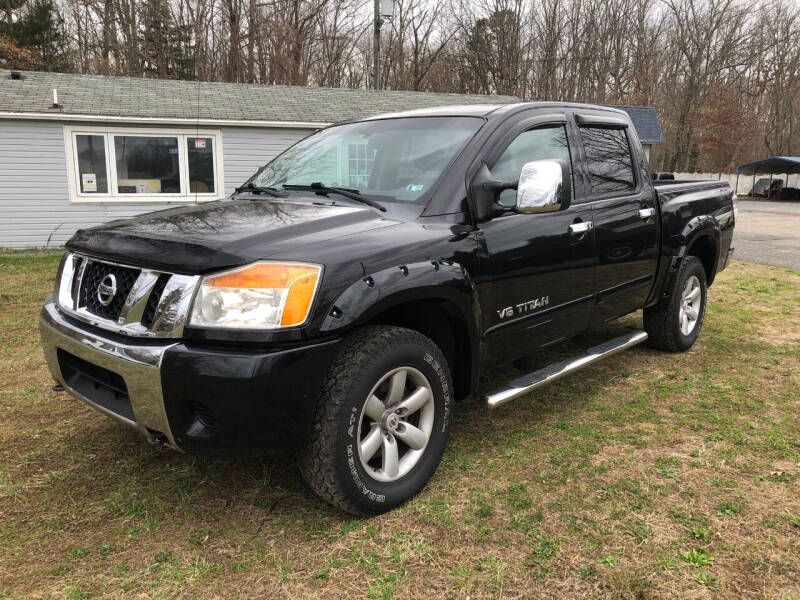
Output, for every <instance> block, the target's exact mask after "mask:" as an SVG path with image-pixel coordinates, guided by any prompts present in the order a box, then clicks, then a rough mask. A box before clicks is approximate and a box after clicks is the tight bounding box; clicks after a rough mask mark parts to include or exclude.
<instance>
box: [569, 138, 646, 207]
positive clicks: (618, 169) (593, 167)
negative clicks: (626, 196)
mask: <svg viewBox="0 0 800 600" xmlns="http://www.w3.org/2000/svg"><path fill="white" fill-rule="evenodd" d="M581 140H582V142H583V149H584V152H585V153H586V169H587V170H588V172H589V181H590V182H591V186H592V195H593V196H602V195H606V194H622V193H625V192H632V191H634V190H635V189H636V176H635V175H634V172H633V157H632V156H631V147H630V143H629V142H628V134H627V132H626V131H625V129H611V128H608V127H581Z"/></svg>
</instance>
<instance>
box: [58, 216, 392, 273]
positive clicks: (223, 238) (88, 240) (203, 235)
mask: <svg viewBox="0 0 800 600" xmlns="http://www.w3.org/2000/svg"><path fill="white" fill-rule="evenodd" d="M394 224H396V222H395V221H391V220H387V219H385V218H382V217H380V216H379V215H378V214H377V213H376V212H375V211H373V210H371V209H362V208H360V207H352V206H331V205H328V204H325V205H322V204H314V203H313V202H312V201H307V202H300V201H298V202H288V201H272V200H269V201H267V200H227V201H218V202H209V203H206V204H199V205H195V206H184V207H179V208H170V209H167V210H162V211H158V212H152V213H147V214H144V215H140V216H138V217H133V218H130V219H123V220H119V221H113V222H111V223H108V224H106V225H102V226H100V227H93V228H91V229H81V230H79V231H78V232H77V233H76V234H75V235H74V236H73V237H72V239H71V240H70V241H69V242H67V245H66V246H67V249H69V250H71V251H74V252H80V253H83V254H87V255H89V256H96V257H98V258H103V259H104V260H110V261H117V262H121V263H125V264H133V265H139V266H146V267H149V268H152V269H163V270H165V271H170V272H175V273H185V274H196V273H207V272H210V271H216V270H219V269H223V268H227V267H236V266H240V265H243V264H246V263H248V262H252V261H254V260H259V259H263V258H268V257H270V255H271V254H274V253H275V252H276V251H278V252H283V253H284V254H285V253H286V252H287V251H289V250H290V249H291V248H293V247H298V246H302V245H304V244H307V243H317V242H320V241H325V240H326V239H333V238H337V237H341V236H343V235H352V234H355V233H359V232H363V231H368V230H370V229H374V228H376V227H385V226H390V225H394ZM282 258H290V257H289V256H285V255H284V256H282Z"/></svg>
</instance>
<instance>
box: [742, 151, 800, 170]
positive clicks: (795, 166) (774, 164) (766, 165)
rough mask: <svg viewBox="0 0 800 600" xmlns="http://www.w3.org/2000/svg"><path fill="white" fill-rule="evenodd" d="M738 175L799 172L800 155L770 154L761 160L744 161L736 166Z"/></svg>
mask: <svg viewBox="0 0 800 600" xmlns="http://www.w3.org/2000/svg"><path fill="white" fill-rule="evenodd" d="M736 173H737V174H739V175H755V174H757V173H786V174H789V173H792V174H794V173H800V156H770V157H769V158H764V159H762V160H754V161H753V162H749V163H744V164H743V165H739V166H738V167H736Z"/></svg>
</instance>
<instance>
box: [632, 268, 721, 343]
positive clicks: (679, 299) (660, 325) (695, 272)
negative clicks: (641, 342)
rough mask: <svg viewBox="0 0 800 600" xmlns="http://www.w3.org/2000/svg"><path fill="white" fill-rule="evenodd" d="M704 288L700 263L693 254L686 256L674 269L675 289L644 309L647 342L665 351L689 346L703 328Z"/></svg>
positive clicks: (704, 277)
mask: <svg viewBox="0 0 800 600" xmlns="http://www.w3.org/2000/svg"><path fill="white" fill-rule="evenodd" d="M707 291H708V285H707V283H706V271H705V268H704V267H703V263H702V262H700V259H699V258H697V257H696V256H687V257H686V258H684V260H683V263H682V264H681V268H680V271H679V272H678V279H677V282H676V285H675V291H674V292H673V293H672V294H671V295H670V296H669V297H667V298H663V299H662V300H661V302H659V303H658V304H657V305H656V306H653V307H650V308H646V309H645V311H644V329H645V331H647V334H648V336H649V339H648V342H649V344H650V345H651V346H653V347H655V348H658V349H659V350H666V351H668V352H685V351H686V350H688V349H689V348H691V347H692V346H693V345H694V343H695V342H696V341H697V337H698V336H699V335H700V329H701V328H702V327H703V319H704V317H705V312H706V296H707Z"/></svg>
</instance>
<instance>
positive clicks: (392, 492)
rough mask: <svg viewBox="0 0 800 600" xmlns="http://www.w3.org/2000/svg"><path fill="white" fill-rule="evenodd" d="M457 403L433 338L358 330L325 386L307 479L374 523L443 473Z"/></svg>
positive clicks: (304, 464)
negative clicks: (437, 473)
mask: <svg viewBox="0 0 800 600" xmlns="http://www.w3.org/2000/svg"><path fill="white" fill-rule="evenodd" d="M452 395H453V383H452V378H451V375H450V369H449V367H448V364H447V360H446V359H445V357H444V355H443V354H442V352H441V350H440V349H439V348H438V347H437V346H436V344H434V342H433V341H432V340H430V339H429V338H428V337H426V336H424V335H422V334H421V333H419V332H417V331H413V330H410V329H405V328H401V327H390V326H385V325H376V326H369V327H364V328H363V329H360V330H357V331H356V332H355V333H353V334H352V335H351V336H350V337H349V338H347V339H346V340H344V342H343V344H342V347H341V349H340V350H339V352H338V354H337V356H336V358H335V359H334V361H333V363H332V364H331V366H330V368H329V370H328V375H327V378H326V380H325V383H324V384H323V387H322V390H321V393H320V397H319V401H318V404H317V408H316V413H315V417H314V422H313V425H312V429H311V435H310V440H309V443H308V445H307V449H306V450H305V452H304V453H303V455H302V456H301V458H300V469H301V472H302V474H303V477H304V479H305V480H306V482H307V483H308V484H309V486H311V488H312V489H313V490H314V492H316V494H317V495H319V496H320V497H321V498H323V499H324V500H326V501H328V502H330V503H331V504H333V505H334V506H337V507H338V508H341V509H342V510H344V511H347V512H349V513H353V514H357V515H374V514H379V513H382V512H385V511H388V510H391V509H392V508H394V507H396V506H398V505H399V504H402V503H403V502H405V501H407V500H408V499H410V498H412V497H413V496H414V495H416V494H417V493H418V492H419V491H420V490H421V489H422V488H423V487H424V486H425V484H426V483H427V481H428V479H430V477H431V476H432V475H433V473H434V471H435V470H436V467H437V466H438V465H439V461H440V460H441V457H442V453H443V452H444V448H445V444H446V442H447V436H448V433H449V430H450V422H451V419H452V404H453V399H452ZM368 402H369V405H368ZM412 434H413V435H412ZM373 441H374V443H373Z"/></svg>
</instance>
